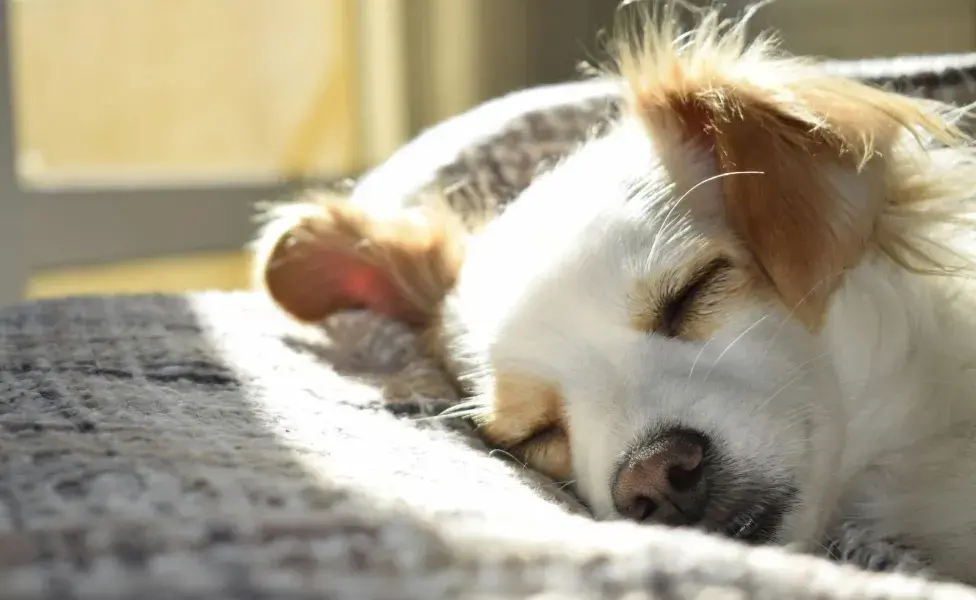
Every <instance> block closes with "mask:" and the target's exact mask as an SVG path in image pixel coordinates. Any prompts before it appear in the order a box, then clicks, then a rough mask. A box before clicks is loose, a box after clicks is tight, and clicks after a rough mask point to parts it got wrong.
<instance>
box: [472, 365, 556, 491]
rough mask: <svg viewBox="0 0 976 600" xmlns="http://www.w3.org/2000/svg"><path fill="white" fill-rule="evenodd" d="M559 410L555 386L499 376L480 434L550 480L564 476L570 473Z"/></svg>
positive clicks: (520, 376) (511, 375)
mask: <svg viewBox="0 0 976 600" xmlns="http://www.w3.org/2000/svg"><path fill="white" fill-rule="evenodd" d="M563 406H564V405H563V396H562V393H561V392H560V389H559V386H558V385H557V384H556V383H555V382H552V381H549V380H546V379H544V378H540V377H537V376H534V375H530V374H525V373H515V372H500V373H498V374H497V375H496V376H495V379H494V383H493V387H492V390H491V393H490V404H489V406H488V410H487V412H486V413H485V414H484V415H482V417H481V418H479V427H480V431H481V433H482V435H483V436H484V437H485V439H486V440H487V441H488V442H489V443H491V444H492V445H495V446H498V447H501V448H505V449H507V450H511V451H512V452H513V454H515V455H516V457H517V458H520V459H521V460H523V461H525V462H526V463H527V464H529V466H531V467H532V468H534V469H537V470H539V471H542V472H544V473H546V474H548V475H550V476H553V475H555V476H559V477H562V476H568V474H569V472H571V470H572V469H571V458H570V449H569V438H568V436H567V434H566V433H565V432H566V431H567V429H566V427H565V425H566V424H565V416H564V415H565V412H564V408H563Z"/></svg>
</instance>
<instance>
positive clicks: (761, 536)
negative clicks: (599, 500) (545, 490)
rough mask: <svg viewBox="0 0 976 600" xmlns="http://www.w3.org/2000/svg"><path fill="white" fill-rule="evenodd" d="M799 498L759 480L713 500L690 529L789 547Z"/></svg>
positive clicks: (789, 488)
mask: <svg viewBox="0 0 976 600" xmlns="http://www.w3.org/2000/svg"><path fill="white" fill-rule="evenodd" d="M717 491H718V490H717ZM797 497H798V493H797V490H796V488H795V487H793V486H791V485H771V484H768V483H760V482H758V481H757V482H755V483H754V484H752V485H744V486H741V487H737V488H726V489H724V490H721V491H719V493H718V494H716V496H714V497H713V500H712V502H711V505H710V506H709V508H708V509H707V510H706V514H705V517H704V519H702V521H701V522H699V523H696V524H693V525H689V526H687V527H690V528H693V529H698V530H700V531H704V532H706V533H710V534H715V535H719V536H722V537H726V538H729V539H733V540H736V541H739V542H742V543H745V544H749V545H755V546H758V545H771V544H776V545H779V544H788V543H790V542H792V541H793V540H791V539H790V532H791V531H793V530H795V529H796V527H795V523H794V521H795V519H797V518H798V517H799V511H798V510H797V509H798V507H799V503H798V500H797ZM594 516H595V517H596V518H597V519H600V520H619V519H622V517H621V516H619V515H617V514H616V513H615V512H614V511H609V512H608V513H607V514H600V513H599V511H596V512H595V514H594ZM646 523H647V524H653V522H652V521H648V522H646Z"/></svg>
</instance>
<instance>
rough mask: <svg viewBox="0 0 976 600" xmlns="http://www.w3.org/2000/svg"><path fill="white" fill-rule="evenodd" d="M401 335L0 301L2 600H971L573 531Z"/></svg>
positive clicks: (771, 560)
mask: <svg viewBox="0 0 976 600" xmlns="http://www.w3.org/2000/svg"><path fill="white" fill-rule="evenodd" d="M414 344H415V340H414V338H413V337H412V335H410V334H409V333H408V332H406V331H405V330H403V329H402V328H400V327H399V326H397V325H395V324H391V323H389V322H385V321H382V320H380V319H379V318H377V317H374V316H371V315H368V314H364V313H358V314H357V313H350V314H344V315H341V316H337V317H336V318H334V319H332V320H331V321H329V322H328V323H327V324H326V326H325V327H324V328H308V329H304V328H299V327H298V326H295V325H293V324H290V323H288V322H286V321H284V320H283V319H282V318H281V317H280V316H279V315H277V314H276V312H275V311H274V310H273V309H272V308H271V307H269V306H267V305H266V304H265V303H264V301H263V299H261V298H259V297H256V296H252V295H249V294H236V295H228V294H204V295H194V296H188V297H182V298H180V297H135V298H125V297H122V298H114V299H97V298H96V299H74V300H65V301H48V302H41V303H36V304H30V305H26V306H23V307H20V308H16V309H13V310H9V311H7V312H6V313H4V314H3V316H2V318H0V399H2V400H0V449H2V452H0V598H2V599H3V600H8V599H14V598H17V599H21V598H23V599H28V598H30V599H36V598H84V599H92V600H94V599H98V600H108V599H111V598H134V599H135V598H138V599H145V600H154V599H156V598H201V599H202V598H207V599H219V598H249V599H259V598H312V597H327V598H336V599H350V600H352V599H361V598H390V599H393V598H403V599H414V598H416V599H418V600H420V599H423V600H431V599H435V598H447V597H451V598H517V597H518V598H522V597H538V598H541V597H546V598H584V597H596V596H601V597H613V598H665V599H670V598H713V597H714V598H753V597H756V598H758V597H768V598H896V597H932V598H936V597H950V596H948V595H947V596H942V595H940V594H953V593H954V594H958V595H955V596H951V597H960V598H966V597H973V598H976V593H974V594H971V595H970V592H968V591H964V590H962V589H960V588H957V587H956V586H947V585H937V584H933V583H928V582H925V581H923V580H921V579H909V578H906V577H903V576H899V575H884V576H881V575H869V574H866V573H860V572H857V571H855V570H853V569H851V568H842V567H838V566H836V565H834V564H832V563H829V562H827V561H822V560H818V559H814V558H810V557H802V556H791V555H788V554H786V553H785V552H784V551H781V550H777V549H772V548H760V549H749V548H747V547H745V546H739V545H737V544H734V543H732V542H728V541H724V540H720V539H717V538H712V537H706V536H704V535H701V534H697V533H694V532H690V531H680V530H665V529H662V528H657V527H647V526H638V525H631V524H624V523H595V522H592V521H590V520H589V519H587V518H585V517H583V516H580V515H579V514H577V511H578V508H579V507H578V506H576V505H575V504H574V503H573V501H572V499H571V498H569V497H567V496H565V495H563V494H562V493H561V492H560V490H559V488H558V487H557V486H553V485H552V484H550V483H548V482H546V481H545V480H542V479H540V478H537V477H536V476H535V475H533V474H532V473H531V472H529V471H526V470H525V469H523V468H521V467H520V466H519V465H517V464H513V463H512V462H510V461H505V460H503V458H502V457H494V456H491V455H490V453H489V452H488V451H487V450H486V449H485V448H484V447H483V446H482V445H481V443H480V442H479V441H478V440H477V438H476V437H475V436H474V435H473V434H472V433H471V432H470V431H469V430H468V429H467V428H466V427H465V426H464V425H463V423H458V422H448V421H443V420H437V419H429V418H426V415H429V414H431V413H436V412H437V411H438V410H439V408H440V407H441V406H442V405H443V402H444V401H450V400H451V391H450V388H449V387H448V386H447V385H446V382H445V381H444V380H443V379H442V378H441V376H440V374H439V373H438V372H437V371H436V370H435V369H433V368H432V367H431V365H430V363H429V362H428V361H427V359H425V358H424V357H423V356H422V355H420V354H419V353H418V352H417V350H416V347H415V345H414ZM543 592H545V593H546V594H548V595H542V594H543Z"/></svg>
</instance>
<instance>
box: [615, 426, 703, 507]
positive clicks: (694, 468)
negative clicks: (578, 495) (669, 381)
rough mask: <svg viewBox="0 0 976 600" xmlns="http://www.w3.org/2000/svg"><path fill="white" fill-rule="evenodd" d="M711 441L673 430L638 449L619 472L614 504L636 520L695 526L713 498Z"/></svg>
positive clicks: (631, 454)
mask: <svg viewBox="0 0 976 600" xmlns="http://www.w3.org/2000/svg"><path fill="white" fill-rule="evenodd" d="M707 449H708V440H707V439H706V438H705V436H704V435H702V434H700V433H697V432H695V431H691V430H688V429H670V430H668V431H665V432H664V433H662V434H661V435H659V436H656V437H654V438H652V439H650V440H648V442H647V443H644V444H642V445H640V446H638V447H637V448H634V449H633V450H632V451H631V452H630V453H629V454H628V455H627V457H626V458H625V460H624V462H623V465H622V466H621V468H620V469H619V470H618V471H617V476H616V479H615V481H614V483H613V490H612V493H613V501H614V505H615V507H616V509H617V512H619V513H620V514H621V515H622V516H624V517H626V518H628V519H633V520H634V521H655V522H658V523H664V524H666V525H693V524H695V523H697V522H699V521H701V519H702V517H703V516H704V514H705V505H706V502H707V500H708V498H707V495H708V489H707V488H708V485H707V483H708V482H707V481H705V466H706V465H705V459H706V451H707Z"/></svg>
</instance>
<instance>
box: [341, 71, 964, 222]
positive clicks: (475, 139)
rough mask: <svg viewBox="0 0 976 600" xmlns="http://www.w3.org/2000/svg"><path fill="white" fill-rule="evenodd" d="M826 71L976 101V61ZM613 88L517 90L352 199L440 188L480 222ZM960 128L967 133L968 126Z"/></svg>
mask: <svg viewBox="0 0 976 600" xmlns="http://www.w3.org/2000/svg"><path fill="white" fill-rule="evenodd" d="M823 68H824V70H825V71H826V72H828V73H832V74H835V75H841V76H844V77H851V78H854V79H859V80H861V81H863V82H865V83H868V84H870V85H874V86H877V87H881V88H884V89H888V90H892V91H896V92H899V93H903V94H908V95H912V96H917V97H921V98H928V99H931V100H937V101H940V102H944V103H947V104H954V105H956V106H966V105H969V104H972V103H974V102H976V53H972V54H950V55H936V56H905V57H898V58H893V59H870V60H861V61H830V62H826V63H824V64H823ZM620 103H621V95H620V87H619V85H618V84H617V82H614V81H607V80H603V81H592V80H590V81H581V82H573V83H565V84H559V85H549V86H543V87H539V88H535V89H529V90H523V91H518V92H514V93H512V94H509V95H507V96H503V97H501V98H498V99H496V100H492V101H489V102H486V103H484V104H482V105H481V106H478V107H476V108H474V109H472V110H470V111H468V112H466V113H463V114H461V115H459V116H457V117H454V118H452V119H448V120H447V121H445V122H443V123H441V124H439V125H437V126H435V127H432V128H431V129H430V130H428V131H426V132H424V133H423V134H422V135H420V136H418V137H417V138H416V139H415V140H413V141H412V142H410V143H409V144H407V145H406V146H405V147H404V148H402V149H401V150H400V151H398V152H397V153H396V154H394V156H393V157H391V158H390V159H389V160H387V161H386V162H385V163H384V164H383V165H381V166H380V167H379V168H377V169H375V170H374V171H373V172H371V173H370V174H368V175H367V176H366V177H364V178H363V179H362V180H361V181H360V182H359V183H358V184H357V187H356V190H355V193H354V198H356V199H359V200H362V201H366V202H370V203H374V204H376V203H388V204H391V205H396V204H401V203H404V202H410V201H411V199H412V198H417V197H423V194H422V193H421V192H423V191H425V190H431V189H434V190H436V191H437V192H438V193H439V194H440V195H442V196H444V197H445V198H446V199H447V201H448V202H449V203H450V204H451V205H452V206H453V207H454V208H455V210H457V211H458V212H461V213H464V214H472V215H473V216H475V217H478V218H480V215H481V213H489V214H492V213H496V212H498V210H499V209H502V208H504V206H505V205H506V204H507V203H508V202H509V201H511V200H512V199H514V198H515V197H516V196H517V195H518V194H519V193H520V192H521V191H522V190H523V189H525V187H526V186H528V184H529V182H531V181H532V179H533V177H535V176H536V175H537V174H538V173H539V172H540V171H543V170H545V169H546V167H547V166H548V165H551V164H553V163H554V162H556V161H558V160H560V159H561V158H563V157H565V156H566V155H568V154H569V153H571V152H572V151H573V150H574V149H576V148H577V147H578V146H579V145H580V143H582V142H583V141H584V140H586V139H587V138H589V137H591V136H596V135H599V134H600V132H602V131H605V130H606V128H607V126H608V125H609V124H611V123H612V122H613V121H614V120H615V119H616V118H617V117H619V115H620ZM961 126H962V127H963V128H965V129H967V130H968V131H970V132H972V133H976V129H973V127H972V126H973V121H972V119H966V120H964V121H963V122H962V123H961Z"/></svg>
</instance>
